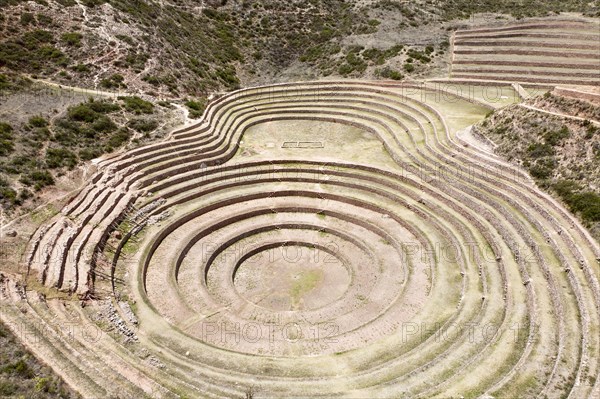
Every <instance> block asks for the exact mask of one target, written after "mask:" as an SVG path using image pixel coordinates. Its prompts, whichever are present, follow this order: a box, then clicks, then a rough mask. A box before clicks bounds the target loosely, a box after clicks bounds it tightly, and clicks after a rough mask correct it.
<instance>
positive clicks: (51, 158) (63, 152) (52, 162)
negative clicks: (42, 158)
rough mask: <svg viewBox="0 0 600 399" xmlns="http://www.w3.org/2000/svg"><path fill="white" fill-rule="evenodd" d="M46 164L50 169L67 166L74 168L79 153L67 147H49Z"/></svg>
mask: <svg viewBox="0 0 600 399" xmlns="http://www.w3.org/2000/svg"><path fill="white" fill-rule="evenodd" d="M46 165H47V166H48V167H49V168H50V169H56V168H61V167H67V168H69V169H73V168H74V167H75V166H76V165H77V155H75V153H73V152H71V151H69V150H67V149H66V148H48V150H47V151H46Z"/></svg>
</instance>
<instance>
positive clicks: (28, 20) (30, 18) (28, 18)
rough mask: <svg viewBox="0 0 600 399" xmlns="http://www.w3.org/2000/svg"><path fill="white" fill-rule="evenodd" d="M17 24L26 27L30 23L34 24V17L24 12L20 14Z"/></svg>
mask: <svg viewBox="0 0 600 399" xmlns="http://www.w3.org/2000/svg"><path fill="white" fill-rule="evenodd" d="M19 22H20V23H21V25H23V26H26V25H29V24H31V23H35V17H34V16H33V14H32V13H30V12H24V13H23V14H21V17H20V18H19Z"/></svg>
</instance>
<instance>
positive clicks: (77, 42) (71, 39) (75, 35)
mask: <svg viewBox="0 0 600 399" xmlns="http://www.w3.org/2000/svg"><path fill="white" fill-rule="evenodd" d="M82 38H83V35H82V34H81V33H79V32H67V33H63V34H62V35H61V37H60V40H61V41H62V42H63V43H65V44H66V45H67V46H75V47H79V46H81V39H82Z"/></svg>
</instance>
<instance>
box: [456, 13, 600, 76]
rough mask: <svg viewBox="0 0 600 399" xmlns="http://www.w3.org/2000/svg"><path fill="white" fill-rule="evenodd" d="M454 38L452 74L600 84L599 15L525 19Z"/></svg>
mask: <svg viewBox="0 0 600 399" xmlns="http://www.w3.org/2000/svg"><path fill="white" fill-rule="evenodd" d="M453 38H454V39H453V55H452V69H451V74H450V76H451V78H452V79H458V80H496V81H508V82H521V83H537V84H546V85H553V84H571V85H592V86H598V85H600V22H599V21H598V20H591V19H588V20H585V21H584V20H582V21H579V22H578V21H574V20H539V21H536V20H528V21H527V22H523V23H519V24H511V25H510V26H505V25H502V26H499V27H494V26H490V27H483V28H476V29H468V30H458V31H456V32H455V34H454V36H453Z"/></svg>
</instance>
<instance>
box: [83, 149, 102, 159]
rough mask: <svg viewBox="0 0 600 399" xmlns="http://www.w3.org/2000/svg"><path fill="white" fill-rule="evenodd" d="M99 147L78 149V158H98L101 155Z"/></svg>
mask: <svg viewBox="0 0 600 399" xmlns="http://www.w3.org/2000/svg"><path fill="white" fill-rule="evenodd" d="M102 152H103V151H102V150H101V149H100V148H84V149H82V150H80V151H79V158H81V160H83V161H89V160H90V159H94V158H98V157H99V156H100V155H102Z"/></svg>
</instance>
